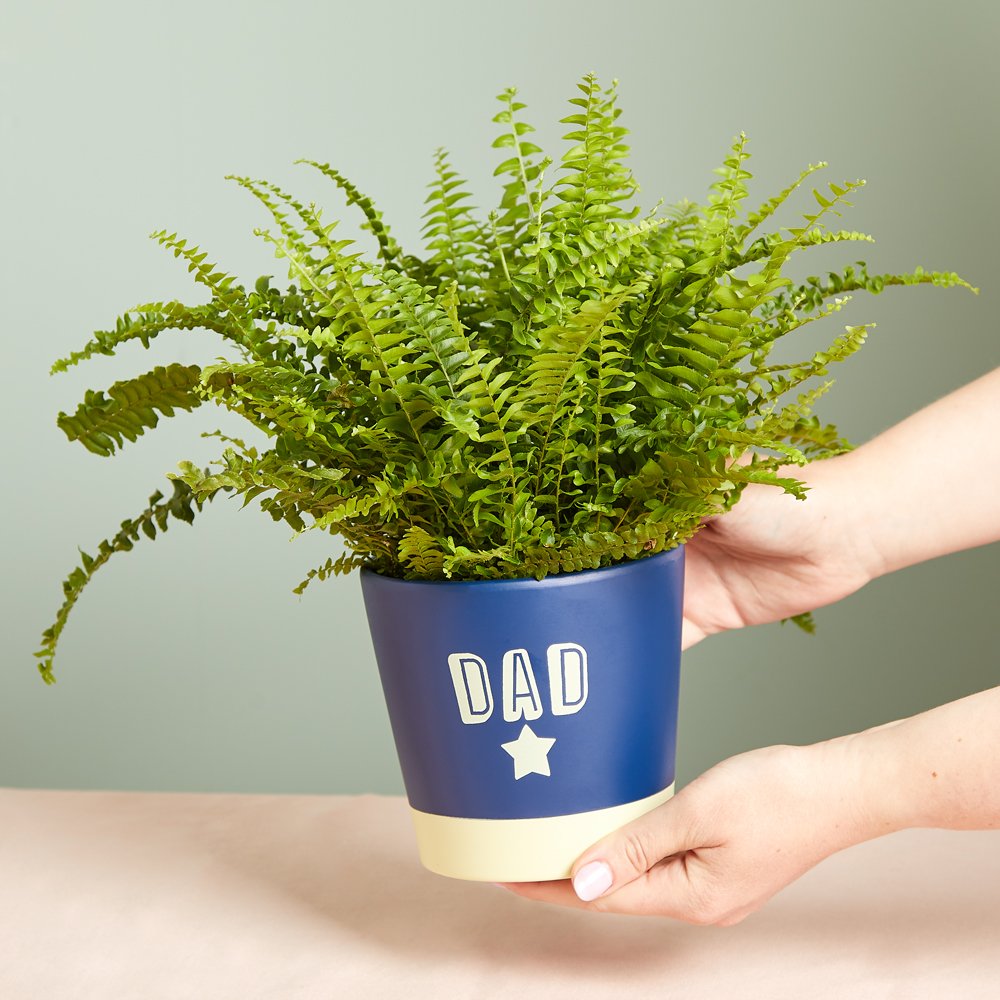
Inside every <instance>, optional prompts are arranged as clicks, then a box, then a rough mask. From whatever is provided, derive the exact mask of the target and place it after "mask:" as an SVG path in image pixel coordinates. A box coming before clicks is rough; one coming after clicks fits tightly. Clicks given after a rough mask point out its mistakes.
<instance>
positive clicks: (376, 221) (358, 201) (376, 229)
mask: <svg viewBox="0 0 1000 1000" xmlns="http://www.w3.org/2000/svg"><path fill="white" fill-rule="evenodd" d="M295 162H296V163H306V164H308V165H309V166H311V167H315V168H316V169H317V170H318V171H319V172H320V173H322V174H324V175H325V176H326V177H329V178H330V180H332V181H333V182H334V183H335V184H336V185H337V187H339V188H340V190H341V191H343V192H344V195H345V197H346V198H347V203H348V204H349V205H353V206H354V207H355V208H358V209H360V210H361V212H362V214H363V215H364V217H365V221H364V222H363V223H362V229H365V230H367V231H368V232H370V233H371V234H372V235H373V236H374V237H375V240H376V241H377V243H378V255H379V257H381V258H382V261H383V262H384V263H385V264H386V266H387V267H396V266H398V262H399V260H400V259H401V258H402V256H403V251H402V248H401V247H400V245H399V244H398V243H397V242H396V240H395V239H393V237H392V235H391V234H390V232H389V227H388V226H387V225H386V224H385V223H384V222H383V221H382V213H381V212H379V211H378V210H377V209H376V208H375V205H374V204H373V203H372V200H371V198H369V197H368V196H367V195H364V194H362V193H361V192H360V191H359V190H358V189H357V188H356V187H355V186H354V185H353V184H352V183H351V182H350V181H349V180H348V179H347V178H346V177H345V176H344V175H343V174H342V173H341V172H340V171H339V170H335V169H334V168H333V167H331V166H330V164H329V163H319V162H317V161H316V160H307V159H304V158H303V159H299V160H296V161H295Z"/></svg>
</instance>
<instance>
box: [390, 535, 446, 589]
mask: <svg viewBox="0 0 1000 1000" xmlns="http://www.w3.org/2000/svg"><path fill="white" fill-rule="evenodd" d="M444 559H445V554H444V551H443V550H442V549H441V546H440V545H439V544H438V541H437V539H436V538H435V537H434V536H433V535H432V534H430V532H428V531H427V530H426V529H425V528H422V527H420V525H419V524H411V525H410V527H409V528H407V529H406V531H404V532H403V536H402V538H400V540H399V561H400V562H401V563H402V564H403V566H404V567H405V569H406V576H407V579H413V580H440V579H443V578H444Z"/></svg>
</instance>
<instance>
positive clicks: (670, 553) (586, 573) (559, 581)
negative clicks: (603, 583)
mask: <svg viewBox="0 0 1000 1000" xmlns="http://www.w3.org/2000/svg"><path fill="white" fill-rule="evenodd" d="M683 554H684V543H683V542H681V543H680V544H679V545H675V546H674V547H673V548H670V549H664V550H663V551H661V552H656V553H654V554H653V555H650V556H640V557H639V558H636V559H624V560H622V562H618V563H614V564H613V565H611V566H601V567H600V568H598V569H581V570H572V571H570V572H568V573H550V574H549V575H548V576H546V577H544V578H543V579H541V580H537V579H535V577H533V576H512V577H502V578H500V579H496V580H403V579H401V578H400V577H398V576H386V574H384V573H379V572H376V571H375V570H374V569H372V568H371V567H369V566H362V567H361V570H360V573H361V576H362V578H367V579H370V580H378V581H379V582H380V583H381V584H385V585H393V584H400V585H403V586H407V587H442V586H444V587H453V588H458V587H479V588H491V587H492V588H496V589H501V588H502V589H507V588H512V587H513V588H532V587H537V588H542V587H560V586H568V585H570V584H573V583H576V582H577V581H579V580H582V579H584V578H588V579H589V578H592V577H595V576H598V575H600V576H601V577H602V578H604V579H606V578H607V577H609V576H612V575H614V574H623V573H627V572H629V571H630V570H632V569H633V567H635V566H637V565H641V564H643V563H646V562H652V561H654V560H664V561H670V560H673V559H680V558H683Z"/></svg>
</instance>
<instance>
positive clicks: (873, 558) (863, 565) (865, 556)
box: [788, 448, 889, 590]
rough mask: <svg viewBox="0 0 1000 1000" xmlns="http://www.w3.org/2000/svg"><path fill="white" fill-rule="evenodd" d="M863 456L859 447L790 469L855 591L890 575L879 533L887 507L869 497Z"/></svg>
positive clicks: (864, 457)
mask: <svg viewBox="0 0 1000 1000" xmlns="http://www.w3.org/2000/svg"><path fill="white" fill-rule="evenodd" d="M861 452H862V449H860V448H859V449H856V450H854V451H850V452H846V453H845V454H843V455H836V456H834V457H833V458H825V459H820V460H816V461H813V462H810V463H809V464H808V465H807V466H805V468H804V469H798V470H797V471H796V470H794V469H791V468H790V469H789V470H788V471H789V474H791V475H795V476H797V478H799V479H801V480H802V481H803V482H804V483H805V484H806V486H807V487H808V488H809V493H808V494H807V497H806V501H805V502H806V503H814V504H816V505H817V506H818V507H819V508H820V511H821V515H822V517H821V521H822V524H823V526H824V534H825V535H826V537H827V539H828V545H829V546H830V547H831V548H834V547H835V548H836V549H839V552H837V553H836V558H837V562H838V563H840V564H841V565H843V564H847V565H849V566H850V567H851V568H852V570H853V573H854V576H855V577H856V581H855V586H854V589H855V590H857V589H859V588H860V587H863V586H864V585H865V584H866V583H869V582H870V581H871V580H874V579H876V578H877V577H879V576H882V575H883V574H884V573H886V572H888V570H889V566H888V564H887V560H886V555H885V553H884V551H883V550H882V545H881V538H880V532H879V528H880V525H881V523H882V519H881V516H880V513H881V512H882V511H884V509H885V508H884V507H882V506H880V505H879V504H878V503H877V502H876V501H875V498H874V497H871V496H869V493H868V490H867V489H866V485H867V483H866V476H865V473H864V472H863V467H864V465H865V464H866V456H865V455H863V454H861Z"/></svg>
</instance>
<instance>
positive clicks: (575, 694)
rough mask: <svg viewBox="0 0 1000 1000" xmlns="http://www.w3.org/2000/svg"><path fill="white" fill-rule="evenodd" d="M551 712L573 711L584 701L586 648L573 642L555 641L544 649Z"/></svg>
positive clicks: (563, 712)
mask: <svg viewBox="0 0 1000 1000" xmlns="http://www.w3.org/2000/svg"><path fill="white" fill-rule="evenodd" d="M546 656H547V659H548V664H549V697H550V698H551V699H552V714H553V715H572V714H573V713H574V712H579V711H580V709H581V708H583V706H584V703H585V702H586V701H587V651H586V650H585V649H584V648H583V646H578V645H577V644H576V643H575V642H557V643H554V644H553V645H551V646H549V648H548V651H547V653H546Z"/></svg>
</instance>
